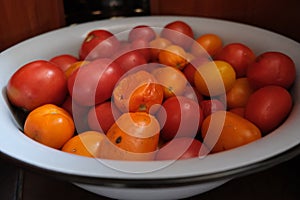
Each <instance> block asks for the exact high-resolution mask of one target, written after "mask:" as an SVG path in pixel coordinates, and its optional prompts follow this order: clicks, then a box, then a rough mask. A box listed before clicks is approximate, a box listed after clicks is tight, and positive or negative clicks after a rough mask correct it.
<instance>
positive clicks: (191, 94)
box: [182, 84, 204, 103]
mask: <svg viewBox="0 0 300 200" xmlns="http://www.w3.org/2000/svg"><path fill="white" fill-rule="evenodd" d="M182 96H185V97H187V98H189V99H192V100H194V101H196V102H197V103H200V102H201V101H202V100H203V99H204V97H203V96H202V95H201V94H200V93H199V92H198V90H197V89H196V88H195V87H194V86H191V85H189V84H187V85H186V87H185V89H184V92H183V94H182Z"/></svg>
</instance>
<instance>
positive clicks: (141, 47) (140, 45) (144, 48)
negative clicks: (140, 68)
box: [130, 39, 151, 62]
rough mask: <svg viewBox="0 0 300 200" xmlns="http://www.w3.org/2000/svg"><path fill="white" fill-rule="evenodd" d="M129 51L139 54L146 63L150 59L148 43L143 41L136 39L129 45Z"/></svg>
mask: <svg viewBox="0 0 300 200" xmlns="http://www.w3.org/2000/svg"><path fill="white" fill-rule="evenodd" d="M130 50H131V51H138V52H139V53H141V54H142V55H143V56H144V57H145V59H146V61H147V62H148V61H149V60H150V59H151V51H150V46H149V42H148V41H146V40H143V39H136V40H134V41H132V42H131V43H130Z"/></svg>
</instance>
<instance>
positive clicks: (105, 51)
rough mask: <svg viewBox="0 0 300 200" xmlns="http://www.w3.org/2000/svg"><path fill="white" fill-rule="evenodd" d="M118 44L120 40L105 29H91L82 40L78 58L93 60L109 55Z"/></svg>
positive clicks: (117, 47)
mask: <svg viewBox="0 0 300 200" xmlns="http://www.w3.org/2000/svg"><path fill="white" fill-rule="evenodd" d="M119 46H120V41H119V40H118V39H117V37H115V36H114V35H113V34H112V33H111V32H109V31H107V30H101V29H100V30H93V31H91V32H89V33H88V35H87V36H86V38H85V40H84V41H83V42H82V44H81V47H80V50H79V57H80V60H85V59H86V60H94V59H97V58H109V57H111V56H112V55H113V54H114V53H115V52H116V51H117V50H118V49H119Z"/></svg>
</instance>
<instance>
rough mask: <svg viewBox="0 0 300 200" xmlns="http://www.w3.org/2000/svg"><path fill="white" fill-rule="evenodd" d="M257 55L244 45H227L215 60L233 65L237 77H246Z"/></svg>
mask: <svg viewBox="0 0 300 200" xmlns="http://www.w3.org/2000/svg"><path fill="white" fill-rule="evenodd" d="M255 58H256V55H255V54H254V52H253V51H252V49H250V48H249V47H248V46H246V45H245V44H242V43H230V44H227V45H225V46H224V47H223V48H222V49H221V51H220V52H219V53H217V54H216V55H215V57H214V60H223V61H226V62H228V63H229V64H231V65H232V67H233V68H234V70H235V72H236V77H237V78H240V77H244V76H245V75H246V73H247V69H248V67H249V65H250V64H251V63H253V62H254V60H255Z"/></svg>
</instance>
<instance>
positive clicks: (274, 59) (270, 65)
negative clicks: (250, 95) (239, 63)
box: [247, 52, 296, 89]
mask: <svg viewBox="0 0 300 200" xmlns="http://www.w3.org/2000/svg"><path fill="white" fill-rule="evenodd" d="M247 77H248V79H249V82H250V84H251V85H252V86H253V87H254V88H261V87H263V86H266V85H278V86H282V87H284V88H286V89H288V88H290V87H291V86H292V84H293V83H294V81H295V78H296V67H295V63H294V62H293V60H292V59H291V58H290V57H289V56H288V55H286V54H284V53H281V52H265V53H262V54H261V55H259V56H258V57H257V59H256V60H255V62H254V63H253V64H251V65H250V66H249V68H248V71H247Z"/></svg>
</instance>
